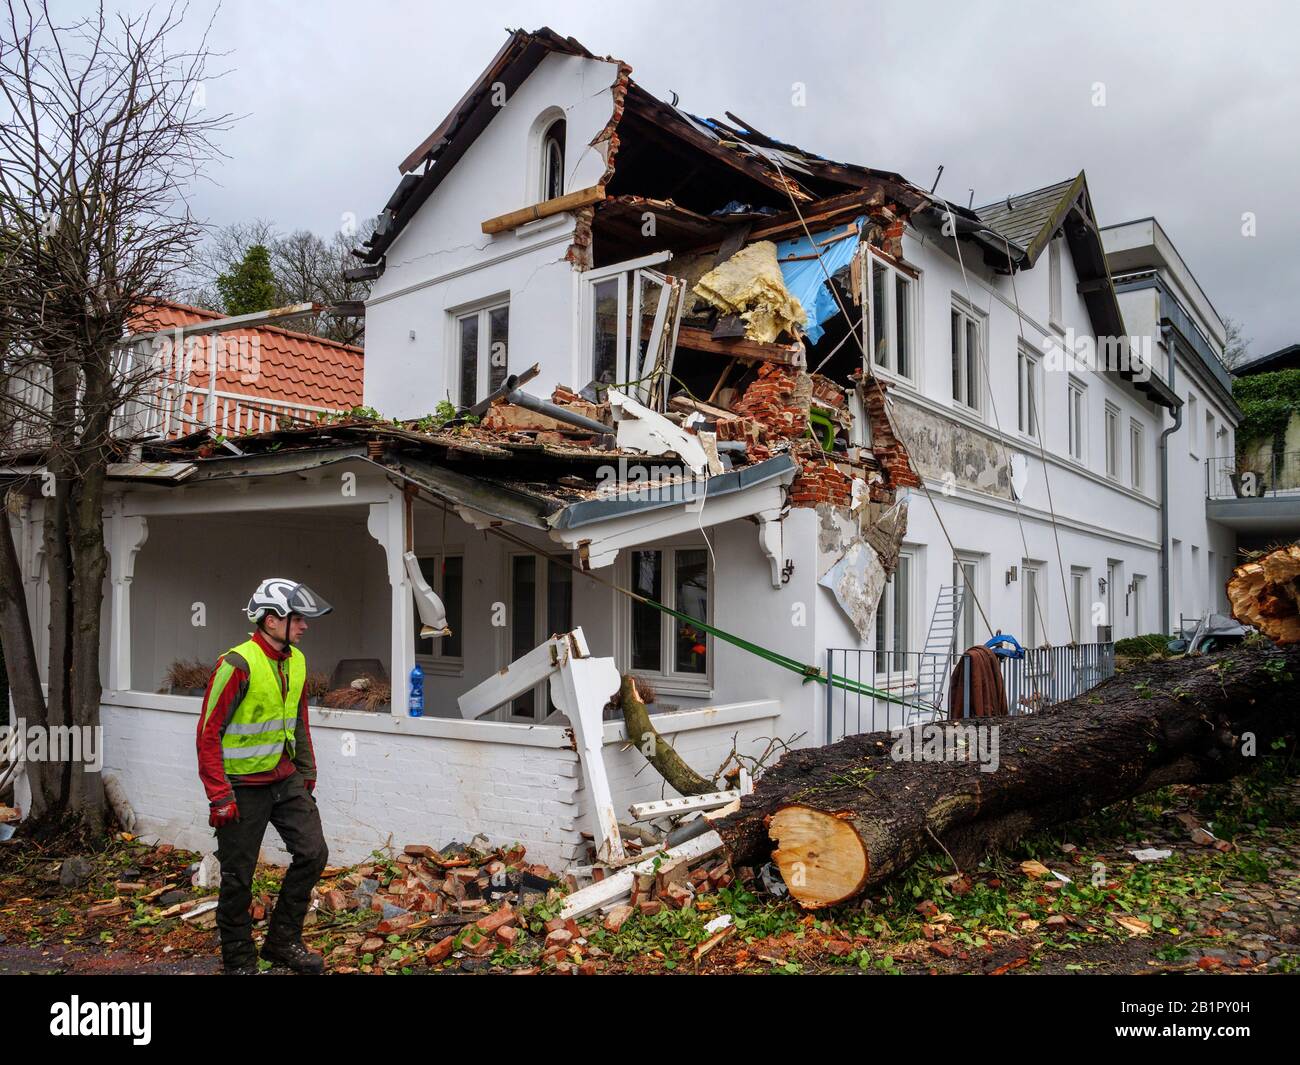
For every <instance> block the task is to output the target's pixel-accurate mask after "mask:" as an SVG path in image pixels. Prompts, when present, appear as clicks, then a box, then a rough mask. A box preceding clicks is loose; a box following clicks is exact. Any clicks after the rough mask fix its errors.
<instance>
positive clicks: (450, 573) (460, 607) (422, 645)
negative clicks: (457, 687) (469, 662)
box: [415, 555, 465, 673]
mask: <svg viewBox="0 0 1300 1065" xmlns="http://www.w3.org/2000/svg"><path fill="white" fill-rule="evenodd" d="M420 572H421V573H422V574H424V579H425V581H427V582H428V585H429V587H430V588H432V589H433V592H434V594H435V595H436V596H437V597H438V598H439V599H441V600H442V605H443V607H444V608H446V611H447V627H448V628H450V629H451V635H450V636H440V637H436V638H435V637H432V636H430V637H428V638H427V639H421V638H420V611H419V609H418V607H417V608H416V611H415V654H416V657H417V658H418V659H420V660H421V661H420V666H421V668H432V669H434V670H435V671H441V670H446V671H447V672H457V673H459V672H460V670H461V669H462V667H463V666H464V661H465V644H464V634H463V633H462V632H461V627H462V624H461V623H462V620H463V618H464V616H465V613H464V598H465V597H464V587H465V558H464V556H463V555H426V556H424V557H422V558H421V559H420Z"/></svg>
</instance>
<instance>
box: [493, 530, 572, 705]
mask: <svg viewBox="0 0 1300 1065" xmlns="http://www.w3.org/2000/svg"><path fill="white" fill-rule="evenodd" d="M508 607H509V625H508V629H507V631H508V633H509V654H508V655H507V659H508V660H509V661H511V662H513V661H515V660H516V659H518V658H522V657H523V656H524V655H526V654H527V653H528V652H529V651H531V650H532V649H533V648H534V647H537V646H539V645H540V644H542V643H543V642H544V641H546V640H547V639H549V638H550V637H551V636H553V635H558V634H560V633H565V632H570V631H572V629H573V570H571V569H570V568H569V567H568V566H565V565H563V564H562V563H559V562H553V561H551V560H550V559H545V558H537V557H536V556H535V555H511V556H510V602H509V604H508ZM539 708H544V709H543V710H542V711H541V712H540V713H539ZM554 710H555V704H554V703H553V702H552V701H551V697H550V685H549V684H548V683H546V682H545V681H544V682H542V683H541V684H539V685H537V687H535V688H534V689H533V690H532V691H530V692H525V693H524V694H523V695H520V696H517V697H516V698H514V699H512V700H511V702H510V710H509V715H508V716H509V718H510V720H512V721H540V720H542V719H543V718H545V717H546V716H547V715H548V714H550V713H552V712H553V711H554Z"/></svg>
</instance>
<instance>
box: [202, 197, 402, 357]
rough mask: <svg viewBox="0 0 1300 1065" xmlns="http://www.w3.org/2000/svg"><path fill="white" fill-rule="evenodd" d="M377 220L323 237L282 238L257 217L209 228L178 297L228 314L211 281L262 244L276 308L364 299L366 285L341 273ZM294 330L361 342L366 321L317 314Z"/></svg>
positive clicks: (299, 233) (297, 234)
mask: <svg viewBox="0 0 1300 1065" xmlns="http://www.w3.org/2000/svg"><path fill="white" fill-rule="evenodd" d="M376 221H377V220H376V219H373V218H371V219H367V220H365V221H363V222H361V223H360V224H359V225H358V226H356V227H355V231H354V232H353V231H349V230H344V229H341V230H339V231H337V232H335V233H334V234H333V235H332V236H331V237H329V238H328V239H326V238H324V237H321V236H319V235H317V234H315V233H312V232H311V231H310V230H306V229H299V230H295V231H294V232H292V233H289V234H287V235H285V234H282V233H280V232H279V230H278V229H277V228H276V226H275V224H274V223H273V222H268V221H265V220H264V219H261V218H256V219H254V220H253V221H251V222H234V223H232V224H230V225H228V226H223V227H221V228H220V229H217V230H214V231H213V232H212V233H211V234H210V235H209V237H208V239H207V240H205V241H204V243H203V244H202V246H201V247H200V249H199V251H198V252H197V253H196V254H195V256H194V259H193V261H192V264H191V268H190V271H189V275H188V279H187V282H186V284H185V286H184V287H183V288H182V290H181V292H180V294H179V297H178V298H180V299H182V300H184V301H185V302H187V303H192V304H193V305H194V306H196V307H203V308H206V309H207V310H213V311H227V310H229V308H227V307H225V306H223V303H222V299H221V294H220V293H219V292H218V291H217V284H216V280H217V278H218V277H219V276H220V275H222V274H229V273H230V272H231V271H232V270H233V269H234V268H235V267H236V266H238V265H239V263H241V262H242V261H243V259H244V256H245V255H247V254H248V250H249V248H251V247H253V246H254V245H257V244H262V245H265V246H266V247H267V248H269V249H270V250H271V272H272V273H273V274H274V275H275V286H276V303H277V304H278V305H284V304H290V303H322V304H325V305H327V306H334V305H336V304H340V303H349V302H352V301H355V300H364V299H365V298H366V296H368V295H369V294H370V282H368V281H349V280H348V279H347V278H346V277H345V276H344V271H346V270H347V269H349V268H350V267H354V266H356V265H358V263H359V262H360V260H358V259H357V258H356V257H355V256H354V255H353V254H352V249H353V248H355V247H357V245H358V244H360V243H362V242H363V241H364V240H365V238H366V237H368V236H369V235H370V233H371V232H372V231H373V230H374V228H375V222H376ZM293 328H294V329H296V330H300V331H302V332H305V333H313V334H315V335H316V336H319V337H325V338H327V339H329V340H337V341H339V342H340V343H344V344H360V343H361V342H362V340H363V338H364V334H365V319H364V318H361V317H357V318H336V317H332V316H330V315H321V316H320V317H319V318H314V319H299V320H298V322H297V323H296V324H295V325H294V326H293Z"/></svg>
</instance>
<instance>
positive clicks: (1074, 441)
mask: <svg viewBox="0 0 1300 1065" xmlns="http://www.w3.org/2000/svg"><path fill="white" fill-rule="evenodd" d="M1065 407H1066V435H1067V437H1068V442H1069V446H1070V458H1072V459H1074V460H1075V461H1076V462H1082V461H1083V424H1084V404H1083V386H1082V385H1079V384H1075V382H1073V381H1071V382H1070V387H1069V389H1068V390H1067V392H1066V400H1065Z"/></svg>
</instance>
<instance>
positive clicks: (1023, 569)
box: [1020, 558, 1048, 647]
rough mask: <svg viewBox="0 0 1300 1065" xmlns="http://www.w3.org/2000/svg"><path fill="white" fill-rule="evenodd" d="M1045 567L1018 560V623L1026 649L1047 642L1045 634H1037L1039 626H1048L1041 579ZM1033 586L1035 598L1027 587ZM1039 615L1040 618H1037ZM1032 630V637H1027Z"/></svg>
mask: <svg viewBox="0 0 1300 1065" xmlns="http://www.w3.org/2000/svg"><path fill="white" fill-rule="evenodd" d="M1046 570H1047V567H1046V566H1045V565H1044V563H1042V562H1039V561H1037V560H1035V559H1031V558H1024V559H1021V560H1020V581H1021V585H1020V623H1021V629H1022V630H1023V631H1022V633H1021V639H1022V642H1023V643H1024V645H1025V646H1026V647H1041V646H1042V645H1043V644H1044V643H1046V642H1047V633H1046V632H1038V631H1037V630H1038V628H1039V626H1040V625H1041V626H1042V627H1043V628H1044V629H1046V628H1047V626H1048V617H1047V596H1046V595H1045V594H1043V577H1044V574H1045V573H1046ZM1031 573H1032V574H1033V580H1032V581H1031V580H1030V574H1031ZM1031 584H1032V585H1033V586H1034V591H1035V592H1036V593H1037V596H1036V599H1037V602H1035V596H1032V595H1030V592H1029V586H1030V585H1031ZM1040 614H1041V617H1040V616H1039V615H1040ZM1031 627H1032V628H1033V629H1034V635H1033V636H1032V637H1031V636H1030V635H1029V632H1030V628H1031Z"/></svg>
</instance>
